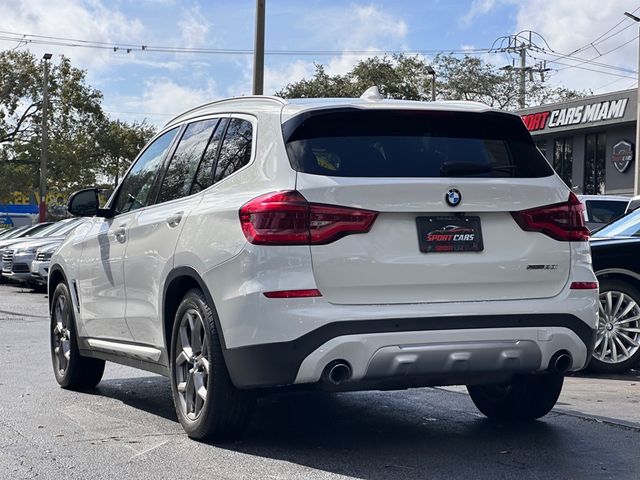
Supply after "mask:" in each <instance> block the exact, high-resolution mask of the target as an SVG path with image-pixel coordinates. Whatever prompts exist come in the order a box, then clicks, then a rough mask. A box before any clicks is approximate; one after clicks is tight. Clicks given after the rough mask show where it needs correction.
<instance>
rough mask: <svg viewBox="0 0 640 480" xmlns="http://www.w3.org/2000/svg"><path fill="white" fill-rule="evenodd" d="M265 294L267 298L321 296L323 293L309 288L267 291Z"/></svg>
mask: <svg viewBox="0 0 640 480" xmlns="http://www.w3.org/2000/svg"><path fill="white" fill-rule="evenodd" d="M264 296H265V297H267V298H306V297H321V296H322V294H321V293H320V290H318V289H315V288H313V289H309V290H280V291H277V292H265V293H264Z"/></svg>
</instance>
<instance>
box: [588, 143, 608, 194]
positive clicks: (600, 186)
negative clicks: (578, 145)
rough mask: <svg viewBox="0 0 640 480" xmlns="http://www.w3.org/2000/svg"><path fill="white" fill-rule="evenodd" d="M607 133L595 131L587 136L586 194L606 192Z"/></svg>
mask: <svg viewBox="0 0 640 480" xmlns="http://www.w3.org/2000/svg"><path fill="white" fill-rule="evenodd" d="M606 147H607V135H606V134H605V133H593V134H591V135H586V136H585V158H584V187H583V191H584V193H585V195H598V194H603V193H604V192H605V188H604V182H605V169H606Z"/></svg>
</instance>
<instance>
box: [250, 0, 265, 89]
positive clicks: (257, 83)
mask: <svg viewBox="0 0 640 480" xmlns="http://www.w3.org/2000/svg"><path fill="white" fill-rule="evenodd" d="M265 1H266V0H256V39H255V40H256V41H255V48H254V51H253V94H254V95H262V94H263V92H264V10H265Z"/></svg>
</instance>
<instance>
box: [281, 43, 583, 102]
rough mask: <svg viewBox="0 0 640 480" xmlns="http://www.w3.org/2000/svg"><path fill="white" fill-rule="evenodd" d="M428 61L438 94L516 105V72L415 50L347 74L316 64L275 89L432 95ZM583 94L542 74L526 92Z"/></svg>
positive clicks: (553, 96)
mask: <svg viewBox="0 0 640 480" xmlns="http://www.w3.org/2000/svg"><path fill="white" fill-rule="evenodd" d="M429 65H431V66H433V68H434V69H435V71H436V72H437V82H436V91H437V97H438V98H439V99H442V100H473V101H479V102H483V103H486V104H488V105H491V106H494V107H497V108H503V109H516V108H518V107H517V101H518V78H517V77H516V74H514V73H513V72H512V71H508V70H501V69H498V68H496V67H495V66H494V65H492V64H490V63H486V62H484V61H483V60H482V59H480V58H477V57H471V56H468V55H467V56H464V57H462V58H458V57H455V56H453V55H438V56H436V57H435V58H434V59H433V62H431V64H429V63H428V62H427V61H426V59H424V58H423V57H421V56H417V55H416V56H412V55H393V56H387V55H385V56H383V57H377V56H376V57H370V58H367V59H365V60H361V61H359V62H358V63H357V64H356V65H355V66H354V67H353V69H352V70H351V71H350V72H348V73H346V74H345V75H329V74H328V73H327V72H326V70H325V68H324V67H323V66H322V65H319V64H316V65H315V68H316V71H315V73H314V75H313V77H312V78H311V79H302V80H300V81H297V82H293V83H290V84H288V85H287V86H285V87H284V88H283V89H282V90H280V91H278V92H276V95H278V96H281V97H284V98H294V97H359V96H360V95H361V94H362V92H364V91H365V90H366V89H367V88H368V87H370V86H372V85H376V86H377V87H378V88H379V89H380V93H381V94H382V95H384V96H385V97H388V98H396V99H403V100H422V101H425V100H428V99H430V98H431V76H430V75H429V74H428V73H427V67H428V66H429ZM584 94H585V93H584V92H576V91H573V90H569V89H563V88H555V89H554V88H550V87H548V86H547V85H546V84H545V83H544V82H542V81H541V80H540V79H539V78H534V79H533V80H531V79H527V98H528V103H529V104H531V105H535V104H540V103H547V102H551V101H559V100H566V99H570V98H576V97H579V96H582V95H584Z"/></svg>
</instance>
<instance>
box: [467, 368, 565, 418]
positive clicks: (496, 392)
mask: <svg viewBox="0 0 640 480" xmlns="http://www.w3.org/2000/svg"><path fill="white" fill-rule="evenodd" d="M563 382H564V376H563V375H559V374H551V373H545V374H540V375H517V376H515V377H514V378H513V379H512V381H511V382H510V383H507V384H504V385H482V386H472V385H469V386H467V390H468V391H469V395H470V396H471V400H472V401H473V403H474V404H475V405H476V407H477V408H478V410H480V411H481V412H482V413H483V414H485V415H486V416H487V417H489V418H490V419H493V420H500V421H505V422H517V421H530V420H535V419H537V418H540V417H544V416H545V415H546V414H547V413H549V412H550V411H551V409H552V408H553V407H554V405H555V404H556V402H557V401H558V397H559V396H560V392H561V391H562V384H563Z"/></svg>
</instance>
